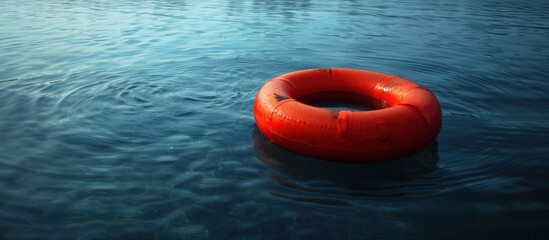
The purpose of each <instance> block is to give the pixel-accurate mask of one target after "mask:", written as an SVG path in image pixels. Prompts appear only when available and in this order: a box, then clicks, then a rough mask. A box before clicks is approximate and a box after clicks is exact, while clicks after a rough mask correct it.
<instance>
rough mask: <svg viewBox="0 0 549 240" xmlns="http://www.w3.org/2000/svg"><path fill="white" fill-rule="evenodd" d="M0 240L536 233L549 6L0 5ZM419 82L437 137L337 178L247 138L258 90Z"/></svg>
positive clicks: (548, 72)
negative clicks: (431, 102)
mask: <svg viewBox="0 0 549 240" xmlns="http://www.w3.org/2000/svg"><path fill="white" fill-rule="evenodd" d="M0 9H2V10H1V12H0V103H1V104H0V239H113V238H119V239H549V194H548V192H549V174H548V173H549V122H548V121H549V104H548V102H549V80H548V79H549V41H548V39H549V2H547V1H544V0H531V1H510V0H504V1H501V0H498V1H496V0H478V1H454V0H443V1H419V0H412V1H403V0H402V1H368V2H366V1H343V0H341V1H321V0H310V1H306V0H304V1H285V0H276V1H274V0H271V1H260V0H257V1H231V0H229V1H164V0H147V1H143V0H137V1H127V0H122V1H102V0H92V1H68V0H65V1H63V0H61V1H53V0H47V1H29V0H24V1H11V0H5V1H0ZM320 67H348V68H359V69H369V70H374V71H380V72H386V73H389V74H395V75H399V76H403V77H405V78H408V79H410V80H412V81H415V82H418V83H420V84H422V85H424V86H427V87H428V88H430V89H431V90H432V91H433V92H434V93H435V94H436V96H437V97H438V99H439V101H440V103H441V105H442V110H443V128H442V131H441V133H440V136H439V137H438V140H437V142H435V143H433V144H432V145H431V146H429V147H428V148H427V149H426V150H425V151H423V152H422V153H420V154H418V155H416V156H411V157H408V158H404V159H398V160H395V161H390V162H385V163H377V164H366V165H352V164H338V163H331V162H325V161H320V160H316V159H310V158H307V157H302V156H298V155H296V154H293V153H289V152H286V151H284V150H282V149H280V148H277V147H276V146H273V145H272V144H270V143H269V142H268V141H266V140H265V139H264V138H263V137H262V135H261V134H259V133H258V132H257V130H256V127H255V123H254V119H253V113H252V108H253V100H254V97H255V94H256V92H257V90H258V89H259V88H260V87H261V86H262V85H263V83H264V82H265V81H266V80H267V79H268V78H272V77H274V76H277V75H280V74H283V73H286V72H290V71H296V70H301V69H308V68H320Z"/></svg>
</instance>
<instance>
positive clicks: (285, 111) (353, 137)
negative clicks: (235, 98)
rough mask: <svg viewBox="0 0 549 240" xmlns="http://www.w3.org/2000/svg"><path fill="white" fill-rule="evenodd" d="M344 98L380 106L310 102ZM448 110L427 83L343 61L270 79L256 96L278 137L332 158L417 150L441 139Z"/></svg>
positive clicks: (265, 123) (257, 109)
mask: <svg viewBox="0 0 549 240" xmlns="http://www.w3.org/2000/svg"><path fill="white" fill-rule="evenodd" d="M337 98H343V99H351V100H354V101H358V102H369V103H370V104H372V103H374V104H375V105H377V107H378V108H380V109H377V110H372V111H345V110H343V111H337V110H329V109H325V108H319V107H314V106H311V105H308V104H305V103H307V102H315V101H322V100H326V99H337ZM372 99H373V100H374V101H373V102H372V101H371V100H372ZM441 116H442V114H441V110H440V105H439V103H438V101H437V99H436V97H435V96H434V94H433V93H432V92H431V91H429V90H428V89H427V88H425V87H422V86H420V85H418V84H416V83H413V82H410V81H408V80H406V79H403V78H400V77H397V76H392V75H388V74H383V73H377V72H370V71H364V70H355V69H341V68H331V69H313V70H303V71H297V72H291V73H287V74H284V75H281V76H279V77H276V78H273V79H270V80H269V81H267V83H265V85H264V86H263V87H262V88H261V89H260V90H259V92H258V93H257V96H256V99H255V103H254V117H255V120H256V123H257V126H258V128H259V130H260V131H261V132H262V133H263V134H264V135H265V136H267V138H269V140H271V141H272V142H273V143H275V144H277V145H279V146H282V147H284V148H286V149H289V150H292V151H294V152H298V153H301V154H305V155H308V156H313V157H317V158H322V159H327V160H332V161H349V162H367V161H382V160H389V159H396V158H400V157H403V156H409V155H412V154H415V153H417V152H419V151H421V150H422V149H424V148H425V147H426V146H427V145H428V144H429V143H431V142H433V141H434V140H435V139H436V137H437V135H438V133H439V132H440V128H441V124H442V117H441Z"/></svg>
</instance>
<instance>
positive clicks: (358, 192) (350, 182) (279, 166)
mask: <svg viewBox="0 0 549 240" xmlns="http://www.w3.org/2000/svg"><path fill="white" fill-rule="evenodd" d="M252 135H253V136H252V137H253V141H254V150H255V152H256V157H257V159H258V160H259V161H260V162H262V163H263V164H265V165H266V166H268V167H269V168H271V169H274V170H275V171H268V172H262V174H263V175H265V176H266V177H269V178H271V179H272V180H273V181H275V182H277V183H279V184H281V185H284V186H288V187H292V188H298V189H300V190H305V191H308V192H311V191H309V190H311V189H316V190H320V191H321V192H328V193H335V194H345V195H355V196H363V195H364V196H365V195H371V193H372V192H376V191H382V192H385V193H388V192H392V194H401V193H397V192H398V188H399V186H403V185H405V184H406V183H407V182H410V181H412V180H414V179H417V178H419V177H422V176H425V175H426V174H428V173H430V172H433V171H434V170H436V169H438V166H437V163H438V159H439V157H438V149H437V142H436V141H435V142H433V143H431V144H430V145H429V146H428V147H427V148H426V149H424V150H423V151H421V152H420V153H418V154H416V155H413V156H409V157H404V158H400V159H395V160H391V161H385V162H374V163H340V162H331V161H324V160H320V159H316V158H311V157H307V156H303V155H300V154H297V153H294V152H291V151H288V150H285V149H283V148H281V147H278V146H276V145H274V144H273V143H271V141H269V140H268V139H267V138H266V137H265V136H264V135H263V134H261V132H260V131H259V130H258V129H257V128H254V130H253V134H252ZM427 185H429V184H427ZM427 187H428V186H427ZM334 188H335V189H336V190H334ZM330 189H331V190H330ZM316 190H313V191H314V192H317V191H316ZM408 190H409V189H408ZM423 190H425V189H423Z"/></svg>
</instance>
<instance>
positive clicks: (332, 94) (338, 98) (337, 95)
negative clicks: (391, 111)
mask: <svg viewBox="0 0 549 240" xmlns="http://www.w3.org/2000/svg"><path fill="white" fill-rule="evenodd" d="M297 101H299V102H301V103H304V104H307V105H310V106H314V107H319V108H326V109H331V110H350V111H371V110H377V109H382V108H386V107H389V104H388V103H387V102H386V101H384V100H382V99H377V98H374V97H371V96H368V95H364V94H358V93H354V92H346V91H327V92H317V93H312V94H308V95H305V96H302V97H299V98H298V99H297Z"/></svg>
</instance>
